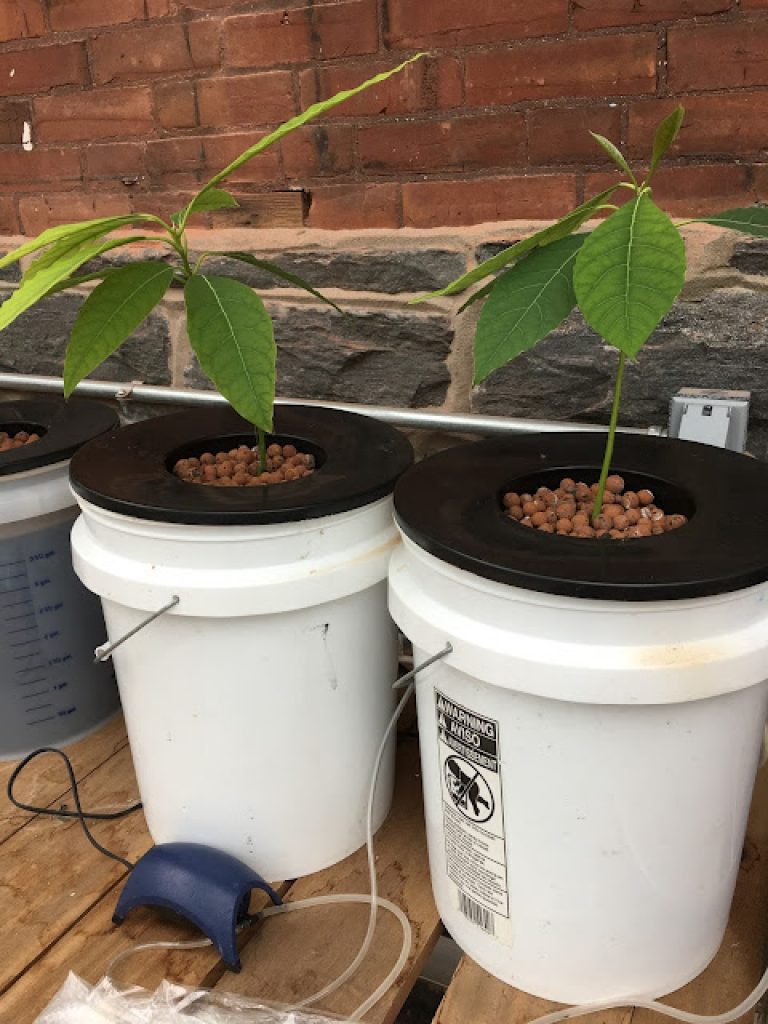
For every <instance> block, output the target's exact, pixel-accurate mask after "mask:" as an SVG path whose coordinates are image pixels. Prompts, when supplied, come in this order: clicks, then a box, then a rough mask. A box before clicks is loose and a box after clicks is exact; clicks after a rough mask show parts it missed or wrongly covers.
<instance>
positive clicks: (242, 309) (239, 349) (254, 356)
mask: <svg viewBox="0 0 768 1024" xmlns="http://www.w3.org/2000/svg"><path fill="white" fill-rule="evenodd" d="M184 299H185V301H186V305H187V328H188V330H189V340H190V343H191V345H192V348H193V349H194V351H195V354H196V355H197V358H198V360H199V361H200V366H201V367H202V369H203V371H204V372H205V373H206V374H207V375H208V376H209V377H210V378H211V380H212V381H213V383H214V384H215V385H216V387H217V388H218V390H219V391H220V392H221V394H222V395H223V396H224V397H225V398H226V399H227V401H228V402H229V403H230V405H232V406H233V407H234V408H235V409H236V410H237V412H239V413H240V415H241V416H243V417H244V418H245V419H247V420H249V421H250V422H251V423H253V424H255V425H256V426H257V427H258V428H259V429H260V430H264V431H270V430H271V429H272V406H273V404H274V400H275V339H274V336H273V333H272V321H271V320H270V318H269V313H267V311H266V309H265V308H264V303H263V302H262V301H261V299H260V298H259V297H258V295H257V294H256V293H255V292H253V291H251V289H250V288H248V287H247V285H244V284H241V283H240V281H233V280H231V279H230V278H228V277H206V276H204V275H202V274H196V275H195V276H194V277H191V278H190V279H189V280H188V281H187V283H186V285H185V286H184Z"/></svg>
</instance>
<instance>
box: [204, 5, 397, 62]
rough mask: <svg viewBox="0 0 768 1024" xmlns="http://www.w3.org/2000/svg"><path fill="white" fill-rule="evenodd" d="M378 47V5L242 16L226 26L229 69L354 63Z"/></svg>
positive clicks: (227, 21) (225, 39)
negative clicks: (335, 60) (319, 62)
mask: <svg viewBox="0 0 768 1024" xmlns="http://www.w3.org/2000/svg"><path fill="white" fill-rule="evenodd" d="M378 45H379V37H378V16H377V10H376V2H375V0H350V2H349V3H338V4H327V5H323V4H318V5H317V7H315V8H314V9H311V8H305V7H302V8H299V9H298V10H293V11H291V10H285V9H280V10H277V11H269V12H262V13H260V14H240V15H235V16H233V17H231V18H227V19H226V20H225V21H224V46H225V50H226V53H227V58H228V60H227V63H228V65H229V66H230V67H241V68H257V67H258V68H260V67H268V66H270V65H274V64H296V63H298V62H300V61H307V60H311V59H313V58H319V59H324V60H328V59H331V58H334V57H350V56H353V55H358V54H366V53H375V52H376V50H377V49H378Z"/></svg>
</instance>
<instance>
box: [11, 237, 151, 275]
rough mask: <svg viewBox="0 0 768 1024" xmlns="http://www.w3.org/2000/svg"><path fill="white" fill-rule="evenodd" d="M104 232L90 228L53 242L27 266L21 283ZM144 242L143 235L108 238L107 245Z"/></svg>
mask: <svg viewBox="0 0 768 1024" xmlns="http://www.w3.org/2000/svg"><path fill="white" fill-rule="evenodd" d="M104 234H105V232H104V230H103V229H102V228H94V227H91V228H89V229H87V230H85V231H83V232H82V233H79V234H75V235H70V236H68V237H67V238H62V239H61V240H60V241H58V242H55V243H54V244H53V245H51V246H49V248H47V249H46V250H45V252H42V253H40V255H39V256H37V257H36V258H35V259H34V260H32V262H31V263H30V264H29V266H28V267H27V269H26V270H25V271H24V273H23V274H22V275H21V281H22V283H25V282H27V281H30V280H31V279H32V278H33V277H34V276H35V275H36V274H39V273H40V272H41V271H44V270H47V269H48V268H49V267H52V266H54V265H55V264H56V263H58V261H59V260H60V259H65V258H67V257H68V256H69V254H70V253H73V252H75V251H76V250H77V249H79V248H81V247H82V246H84V245H87V244H88V242H95V241H96V240H97V239H100V238H102V237H103V236H104ZM143 240H146V236H145V235H126V236H125V237H123V238H110V239H109V240H108V243H109V245H110V247H111V248H117V247H118V246H122V245H129V244H130V243H131V242H140V241H143Z"/></svg>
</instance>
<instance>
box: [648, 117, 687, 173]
mask: <svg viewBox="0 0 768 1024" xmlns="http://www.w3.org/2000/svg"><path fill="white" fill-rule="evenodd" d="M684 117H685V110H684V109H683V108H682V107H681V106H680V105H679V104H678V105H677V106H676V107H675V109H674V110H673V111H672V113H671V114H668V115H667V117H665V118H664V120H663V121H662V122H661V124H660V125H659V127H658V128H657V129H656V136H655V138H654V140H653V155H652V156H651V168H650V170H649V171H648V178H647V181H650V180H651V177H652V176H653V172H654V171H655V170H656V168H657V167H658V166H659V163H660V162H661V158H662V157H663V156H664V154H665V153H666V152H667V150H668V149H669V147H670V146H671V145H672V143H673V142H674V141H675V139H676V138H677V136H678V134H679V132H680V127H681V125H682V123H683V118H684Z"/></svg>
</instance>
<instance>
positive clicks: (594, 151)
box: [528, 104, 621, 164]
mask: <svg viewBox="0 0 768 1024" xmlns="http://www.w3.org/2000/svg"><path fill="white" fill-rule="evenodd" d="M590 131H593V132H597V133H598V134H600V135H605V136H606V138H609V139H610V140H611V142H615V143H616V144H617V145H618V144H619V141H620V138H621V111H620V110H619V108H618V106H617V105H616V104H614V105H613V106H612V107H596V106H594V105H592V104H589V106H585V107H539V108H538V109H533V110H530V111H529V112H528V157H529V159H530V162H531V163H532V164H548V163H551V164H561V163H571V162H573V161H579V162H588V163H591V164H595V163H600V162H602V161H603V160H606V159H608V157H607V156H606V155H605V153H603V150H602V149H600V147H599V146H598V144H597V143H596V142H595V140H594V139H593V138H592V136H591V135H590V134H589V133H590Z"/></svg>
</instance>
